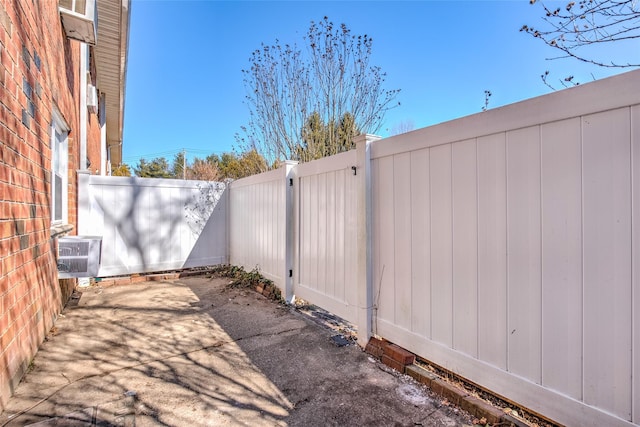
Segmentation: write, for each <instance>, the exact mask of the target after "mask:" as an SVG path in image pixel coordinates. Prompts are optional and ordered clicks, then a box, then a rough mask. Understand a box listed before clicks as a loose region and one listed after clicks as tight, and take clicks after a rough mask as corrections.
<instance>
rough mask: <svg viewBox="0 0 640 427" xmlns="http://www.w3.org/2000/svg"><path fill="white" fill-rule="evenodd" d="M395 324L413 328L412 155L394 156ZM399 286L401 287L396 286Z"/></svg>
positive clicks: (408, 328)
mask: <svg viewBox="0 0 640 427" xmlns="http://www.w3.org/2000/svg"><path fill="white" fill-rule="evenodd" d="M393 170H394V171H395V174H394V177H393V203H392V204H391V206H392V208H393V218H394V221H393V224H394V227H393V239H394V262H393V264H394V272H395V277H394V279H393V285H394V286H393V294H394V297H395V298H394V303H395V304H394V321H395V323H396V324H397V325H398V326H399V327H401V328H405V329H407V330H410V329H411V317H412V315H413V313H412V312H411V270H412V265H411V246H412V240H413V239H412V233H411V190H412V187H411V153H403V154H399V155H397V156H393ZM396 284H397V285H398V286H396Z"/></svg>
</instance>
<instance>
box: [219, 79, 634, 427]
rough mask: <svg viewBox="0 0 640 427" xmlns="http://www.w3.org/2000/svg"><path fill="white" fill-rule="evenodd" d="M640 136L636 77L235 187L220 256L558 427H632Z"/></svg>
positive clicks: (361, 146)
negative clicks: (225, 247)
mask: <svg viewBox="0 0 640 427" xmlns="http://www.w3.org/2000/svg"><path fill="white" fill-rule="evenodd" d="M638 123H640V71H633V72H630V73H626V74H623V75H619V76H616V77H612V78H609V79H605V80H601V81H598V82H593V83H590V84H586V85H583V86H580V87H576V88H572V89H569V90H564V91H561V92H556V93H552V94H550V95H546V96H543V97H539V98H535V99H531V100H528V101H524V102H521V103H518V104H514V105H510V106H507V107H503V108H498V109H495V110H489V111H487V112H484V113H480V114H477V115H474V116H469V117H465V118H462V119H459V120H455V121H452V122H448V123H444V124H441V125H437V126H433V127H430V128H425V129H421V130H417V131H414V132H411V133H408V134H404V135H399V136H396V137H393V138H388V139H385V140H380V141H375V142H365V141H364V140H361V141H360V142H358V149H357V150H356V151H355V152H352V153H345V154H343V155H339V156H334V157H332V158H328V159H322V160H320V161H316V162H311V163H308V164H304V165H299V166H291V165H289V166H288V167H289V168H290V169H287V170H286V171H276V172H270V173H268V174H264V175H258V176H255V177H251V178H248V179H246V180H240V181H237V182H235V183H234V184H233V186H232V188H231V212H232V217H231V221H232V222H231V224H232V230H235V231H232V237H231V248H232V257H231V258H232V259H231V261H232V263H233V262H234V260H236V259H241V264H242V265H245V266H260V267H261V269H262V270H263V271H264V272H266V273H269V274H270V275H271V277H272V278H274V279H275V282H276V283H277V284H278V285H279V286H280V287H281V288H282V290H283V291H284V292H285V294H286V295H287V297H291V296H292V295H293V294H294V293H296V294H298V295H300V296H304V297H305V299H309V300H310V301H311V302H312V303H314V304H318V305H321V306H324V308H326V309H328V310H331V311H334V312H335V313H336V314H340V315H343V316H344V317H346V318H347V319H349V320H352V321H354V322H356V323H357V326H358V330H359V334H360V336H361V338H362V339H363V341H366V338H368V336H369V334H370V333H371V332H374V333H376V334H378V335H380V336H382V337H384V338H387V339H389V340H390V341H393V342H395V343H397V344H399V345H401V346H403V347H405V348H407V349H409V350H411V351H413V352H415V353H417V354H418V355H420V356H422V357H425V358H427V359H429V360H431V361H432V362H434V363H437V364H439V365H442V366H444V367H446V368H447V369H450V370H451V371H454V372H456V373H459V374H460V375H462V376H464V377H466V378H468V379H470V380H472V381H474V382H475V383H477V384H479V385H481V386H483V387H487V388H489V389H491V390H493V391H495V392H497V393H499V394H501V395H503V396H506V397H507V398H509V399H510V400H513V401H516V402H518V403H520V404H522V405H524V406H526V407H529V408H530V409H533V410H535V411H538V412H539V413H541V414H543V415H546V416H548V417H550V418H552V419H554V420H556V421H558V422H560V423H563V424H566V425H580V426H601V425H619V426H629V425H640V320H639V319H640V285H639V283H640V280H639V279H638V271H639V267H640V258H639V257H638V254H639V253H640V231H638V230H640V126H639V125H638ZM352 167H353V169H352ZM354 173H355V175H354ZM278 174H279V175H278ZM290 182H293V183H294V196H293V203H291V205H289V203H290V202H289V203H288V202H287V200H289V199H288V197H289V196H287V194H289V193H290V192H288V190H287V186H288V185H289V183H290ZM270 188H271V190H269V189H270ZM235 191H238V192H239V193H238V194H235V195H234V192H235ZM276 205H277V206H276ZM273 219H276V223H273ZM236 236H241V240H240V241H236ZM270 236H271V237H270ZM274 236H277V240H274ZM287 236H291V240H289V238H288V237H287ZM234 248H236V249H235V254H234ZM292 260H293V263H292ZM292 265H293V266H295V268H292V267H291V266H292ZM290 269H291V270H293V271H291V275H292V276H293V277H292V280H291V281H288V280H287V272H289V271H290ZM354 319H355V320H354Z"/></svg>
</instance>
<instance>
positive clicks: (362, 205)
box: [354, 134, 380, 347]
mask: <svg viewBox="0 0 640 427" xmlns="http://www.w3.org/2000/svg"><path fill="white" fill-rule="evenodd" d="M378 139H380V137H379V136H376V135H369V134H366V135H359V136H357V137H355V138H354V142H355V144H356V156H357V160H356V171H355V172H356V176H357V183H356V191H357V210H356V212H357V215H358V219H357V221H358V232H357V247H358V252H357V276H356V277H357V288H358V292H357V295H358V317H357V319H358V324H357V326H358V344H359V345H360V346H362V347H364V346H366V345H367V342H368V341H369V338H371V335H372V332H371V331H372V325H373V318H372V313H373V287H372V275H371V271H372V270H371V253H372V250H371V225H372V218H371V154H370V151H369V147H370V144H371V142H373V141H377V140H378Z"/></svg>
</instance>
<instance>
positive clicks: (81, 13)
mask: <svg viewBox="0 0 640 427" xmlns="http://www.w3.org/2000/svg"><path fill="white" fill-rule="evenodd" d="M58 10H59V11H60V17H61V18H62V26H63V27H64V31H65V33H67V37H69V38H70V39H74V40H79V41H81V42H85V43H87V44H90V45H95V44H96V33H97V28H98V8H97V7H96V0H60V2H59V3H58Z"/></svg>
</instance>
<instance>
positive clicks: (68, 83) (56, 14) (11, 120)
mask: <svg viewBox="0 0 640 427" xmlns="http://www.w3.org/2000/svg"><path fill="white" fill-rule="evenodd" d="M86 3H87V4H89V5H90V6H92V5H93V6H95V8H96V11H97V15H98V16H99V20H97V21H95V20H94V21H91V19H89V20H88V21H87V22H88V23H89V28H93V29H94V34H93V35H94V38H93V40H85V41H86V43H85V41H80V40H79V38H80V39H82V36H80V37H78V35H77V33H74V31H73V29H71V28H70V26H69V24H68V22H71V23H72V24H73V23H74V22H75V21H73V19H75V17H74V16H72V15H73V14H68V15H69V16H71V17H72V20H70V21H65V20H64V19H62V18H63V14H64V10H62V11H61V9H60V8H59V4H60V7H61V8H62V9H64V8H65V7H67V8H73V7H76V2H75V1H74V0H60V2H59V4H58V2H57V1H53V0H52V1H36V0H0V411H1V410H3V408H4V403H5V402H6V400H7V399H8V397H9V396H10V395H11V394H12V391H13V388H14V387H15V385H16V384H17V383H18V382H19V381H20V379H21V377H22V375H23V374H24V372H25V370H26V369H27V367H28V366H29V363H30V361H31V359H32V358H33V356H34V354H35V353H36V351H37V349H38V346H39V345H40V344H41V343H42V341H43V340H44V338H45V335H46V334H47V333H48V331H49V330H50V329H51V327H52V326H53V324H54V323H55V320H56V317H57V316H58V314H59V313H60V310H61V309H62V307H63V306H64V304H65V302H66V301H67V300H68V298H69V296H70V294H71V292H72V291H73V287H74V286H75V284H76V283H75V280H74V279H67V280H59V279H58V271H57V262H56V247H57V238H58V237H59V236H61V235H64V234H76V232H75V230H77V225H78V224H77V180H78V178H77V174H78V171H82V173H95V174H103V175H104V174H108V173H109V171H110V165H111V164H112V163H114V164H118V163H120V161H121V153H122V151H121V145H122V144H121V142H122V128H123V120H122V119H123V107H122V105H123V97H124V78H125V74H126V55H127V43H128V21H129V2H128V1H122V0H97V2H96V3H95V4H94V3H93V2H92V1H90V0H89V1H87V2H86ZM78 4H85V3H84V2H78ZM82 7H85V6H82ZM65 10H66V9H65ZM87 16H88V17H89V18H92V17H93V18H95V14H89V15H87ZM78 22H81V24H82V25H85V22H84V21H78ZM92 22H93V25H94V26H93V27H91V25H92ZM96 22H97V27H96V26H95V23H96Z"/></svg>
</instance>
